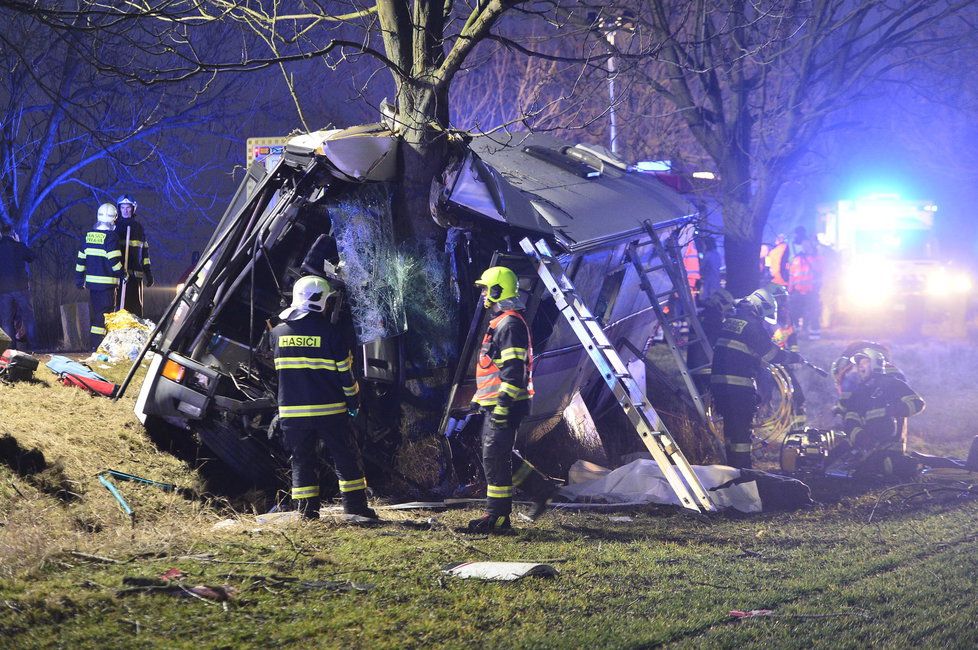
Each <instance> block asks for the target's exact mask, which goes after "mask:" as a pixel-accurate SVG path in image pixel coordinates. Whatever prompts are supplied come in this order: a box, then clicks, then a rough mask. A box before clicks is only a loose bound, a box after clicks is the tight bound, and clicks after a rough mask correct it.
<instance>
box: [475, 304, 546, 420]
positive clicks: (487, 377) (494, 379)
mask: <svg viewBox="0 0 978 650" xmlns="http://www.w3.org/2000/svg"><path fill="white" fill-rule="evenodd" d="M507 316H515V317H516V318H519V319H520V320H521V321H523V325H524V326H526V336H527V349H526V375H527V376H526V394H525V395H521V396H520V397H517V398H516V399H517V400H525V399H530V398H531V397H533V339H532V337H531V335H530V327H529V325H527V324H526V319H525V318H523V315H522V314H521V313H519V312H518V311H516V310H513V309H507V310H506V311H504V312H502V313H501V314H499V315H498V316H496V317H495V318H493V319H492V320H491V321H489V328H488V329H487V330H486V334H485V336H483V337H482V349H480V350H479V362H478V363H477V364H476V367H475V396H474V397H473V398H472V401H473V402H475V403H476V404H481V405H482V406H491V405H493V404H495V403H496V400H497V399H498V398H499V386H500V384H501V383H502V380H501V379H500V378H499V372H500V371H499V366H497V365H496V362H495V361H494V360H493V358H492V356H491V355H490V354H489V352H490V349H491V348H492V335H493V333H494V332H495V331H496V328H497V327H498V326H499V323H501V322H502V321H503V319H504V318H506V317H507Z"/></svg>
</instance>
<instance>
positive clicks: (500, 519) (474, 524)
mask: <svg viewBox="0 0 978 650" xmlns="http://www.w3.org/2000/svg"><path fill="white" fill-rule="evenodd" d="M462 532H465V533H479V534H482V535H509V534H511V533H512V532H513V527H512V525H510V523H509V516H508V515H491V514H485V515H483V516H481V517H479V518H478V519H473V520H472V521H470V522H469V525H468V526H466V527H465V528H463V529H462Z"/></svg>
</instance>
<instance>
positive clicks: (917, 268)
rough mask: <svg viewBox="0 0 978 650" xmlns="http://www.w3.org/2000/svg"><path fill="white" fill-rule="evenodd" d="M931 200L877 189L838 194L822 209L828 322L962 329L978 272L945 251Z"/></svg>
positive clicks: (937, 332)
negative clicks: (858, 194)
mask: <svg viewBox="0 0 978 650" xmlns="http://www.w3.org/2000/svg"><path fill="white" fill-rule="evenodd" d="M937 213H938V207H937V205H936V204H935V203H933V202H931V201H920V200H911V199H903V198H901V197H900V196H898V195H895V194H873V195H870V196H866V197H863V198H858V199H846V200H841V201H838V202H837V203H836V204H835V205H833V206H832V207H830V208H827V209H823V210H822V211H821V214H820V215H819V221H820V224H821V225H822V228H821V232H820V233H819V235H818V239H819V242H820V243H821V244H822V245H823V246H824V247H827V250H826V249H823V266H824V273H825V284H824V285H823V291H822V302H823V305H824V308H825V310H826V311H827V316H828V320H829V324H830V325H837V324H846V323H851V324H859V325H860V326H866V325H875V326H876V327H878V328H880V329H898V330H899V329H902V330H903V331H904V332H907V333H913V334H926V335H930V336H963V335H964V334H965V333H966V330H967V329H968V328H967V314H968V312H969V305H970V304H971V303H972V302H973V300H974V280H973V278H972V276H971V274H970V273H969V272H968V271H966V270H965V269H963V268H961V267H959V266H956V265H955V264H953V263H952V262H950V261H948V260H945V259H943V258H942V257H941V253H940V250H939V246H938V242H937V239H936V237H935V233H934V220H935V218H936V216H937Z"/></svg>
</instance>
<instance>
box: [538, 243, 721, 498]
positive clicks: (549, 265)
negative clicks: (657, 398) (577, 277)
mask: <svg viewBox="0 0 978 650" xmlns="http://www.w3.org/2000/svg"><path fill="white" fill-rule="evenodd" d="M520 247H521V248H522V249H523V250H524V251H525V252H526V254H527V255H528V256H529V257H530V258H531V259H532V260H533V262H534V265H533V266H534V269H535V270H536V273H537V275H538V276H539V277H540V279H541V280H542V281H543V284H544V286H546V288H547V291H548V292H549V294H550V296H551V297H552V298H553V299H554V301H555V302H556V304H557V308H558V309H560V313H561V314H563V316H564V318H565V319H566V320H567V322H568V323H569V324H570V326H571V328H572V329H573V330H574V334H576V335H577V338H578V339H579V340H580V342H581V343H582V344H583V346H584V349H585V350H586V351H587V353H588V356H590V357H591V361H592V362H594V365H595V367H596V368H597V369H598V372H599V373H601V377H602V378H603V379H604V380H605V383H607V384H608V386H609V387H610V388H611V391H612V393H614V395H615V398H616V399H617V400H618V404H619V405H620V406H621V408H622V410H624V412H625V415H626V416H627V417H628V420H629V421H630V422H631V423H632V426H633V427H635V431H637V432H638V435H639V437H640V438H641V439H642V442H643V443H644V444H645V447H646V448H647V449H648V450H649V453H651V454H652V458H653V459H654V460H655V462H656V463H657V464H658V465H659V469H661V470H662V473H663V475H664V476H665V477H666V480H667V481H669V485H670V486H671V487H672V489H673V491H674V492H675V493H676V496H677V497H678V498H679V502H680V504H682V506H683V507H684V508H688V509H689V510H693V511H695V512H713V511H715V510H716V506H715V505H714V504H713V501H712V500H711V499H710V495H709V494H708V493H707V491H706V489H705V488H704V487H703V484H702V483H700V480H699V478H698V477H697V476H696V474H695V473H694V472H693V468H692V467H691V466H690V464H689V461H687V460H686V457H685V456H684V455H683V452H682V451H681V450H680V449H679V445H677V444H676V441H675V440H673V437H672V434H670V433H669V431H668V430H667V429H666V426H665V423H663V422H662V418H660V417H659V414H658V413H656V412H655V409H654V408H652V405H651V404H650V403H649V401H648V399H646V397H645V393H644V391H642V389H641V388H640V387H639V385H638V382H636V381H635V378H634V377H633V376H632V375H631V373H629V372H628V368H627V367H626V366H625V364H624V362H623V361H622V360H621V357H620V356H618V352H617V350H615V347H614V346H613V345H612V344H611V342H610V341H609V340H608V337H607V336H606V335H605V333H604V330H602V329H601V324H600V323H599V322H598V320H597V319H596V318H595V317H594V315H592V314H591V312H590V310H589V309H588V308H587V306H586V305H585V304H584V302H583V301H582V300H581V299H580V297H579V296H578V295H577V291H576V289H575V288H574V285H573V284H572V283H571V281H570V280H569V279H568V278H567V276H565V275H564V270H563V268H561V266H560V262H558V261H557V259H556V258H555V257H554V255H553V253H552V252H551V251H550V247H549V246H547V243H546V241H544V240H542V239H541V240H539V241H537V242H536V243H535V244H534V243H533V242H531V241H530V239H529V238H524V239H523V240H522V241H520Z"/></svg>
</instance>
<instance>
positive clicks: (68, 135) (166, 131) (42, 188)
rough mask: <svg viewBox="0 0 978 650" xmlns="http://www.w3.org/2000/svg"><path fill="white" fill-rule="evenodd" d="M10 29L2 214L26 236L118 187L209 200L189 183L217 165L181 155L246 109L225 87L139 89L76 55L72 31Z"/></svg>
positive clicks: (1, 91)
mask: <svg viewBox="0 0 978 650" xmlns="http://www.w3.org/2000/svg"><path fill="white" fill-rule="evenodd" d="M7 27H8V28H9V29H5V30H4V31H3V33H2V34H0V43H2V44H3V48H2V52H3V54H2V55H0V59H2V60H3V63H4V69H5V70H6V74H5V75H3V76H2V78H0V106H2V111H0V186H2V191H0V219H2V220H3V222H4V223H7V224H10V225H11V226H13V227H14V229H15V230H16V232H17V233H18V234H19V235H20V237H21V239H22V240H23V241H25V242H27V243H31V242H35V241H37V240H39V239H42V240H43V239H44V238H46V237H47V236H48V235H50V234H51V233H53V232H55V231H56V230H57V229H58V227H59V224H61V222H62V220H63V219H64V218H65V216H66V215H68V214H70V213H71V212H72V211H75V210H76V209H77V206H79V205H80V204H87V207H86V214H94V205H93V204H94V203H95V202H96V201H104V200H109V197H110V194H109V192H111V191H112V190H114V189H116V188H117V187H118V186H119V185H120V184H126V185H128V186H129V187H132V186H151V187H154V188H155V192H157V193H160V194H162V195H163V196H164V197H165V202H166V203H167V204H168V205H170V206H174V207H178V206H179V207H183V208H190V207H196V208H200V207H203V206H202V205H200V203H201V202H204V203H205V204H206V202H207V201H208V200H209V198H210V197H204V196H201V195H200V193H199V191H198V190H196V189H195V188H194V186H193V184H192V181H193V179H195V178H196V177H197V176H198V175H200V174H202V173H204V172H205V171H207V170H208V169H209V168H210V166H211V164H212V163H211V162H210V161H209V160H208V159H207V158H206V157H196V159H194V158H192V157H190V156H186V155H184V154H185V153H186V151H185V147H184V145H183V144H182V143H183V142H186V141H189V140H191V139H193V138H194V137H197V138H200V137H202V136H204V135H205V134H206V135H210V134H211V130H210V126H209V125H210V123H211V121H213V120H215V119H221V118H227V117H228V116H230V115H233V114H234V113H232V110H234V111H237V114H239V115H240V114H241V109H240V108H238V109H231V108H229V107H228V106H227V105H226V104H225V102H224V100H223V98H222V96H221V95H220V93H218V92H215V93H213V94H212V95H210V96H209V97H206V98H205V97H201V96H200V95H199V94H198V92H197V89H195V88H193V87H189V86H188V85H184V86H183V87H180V88H177V87H167V88H159V89H153V90H148V89H139V88H134V87H132V86H129V85H127V84H126V83H124V81H123V80H121V79H119V78H118V77H111V76H106V75H102V74H99V73H98V71H97V70H96V69H95V68H93V67H92V66H90V65H88V63H87V62H86V61H85V60H84V59H81V58H80V57H78V56H77V48H76V47H74V46H73V44H72V43H71V41H72V39H74V38H75V37H76V36H77V34H75V33H71V32H66V31H53V30H51V29H49V28H47V27H45V26H43V25H40V24H38V23H37V22H35V21H33V20H31V19H29V18H26V17H23V16H14V17H12V18H10V20H9V21H8V22H7ZM41 45H43V46H41ZM227 89H228V88H227V87H226V86H225V87H223V88H222V90H227ZM176 132H179V133H180V137H179V139H177V138H175V137H174V136H173V134H174V133H176Z"/></svg>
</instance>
